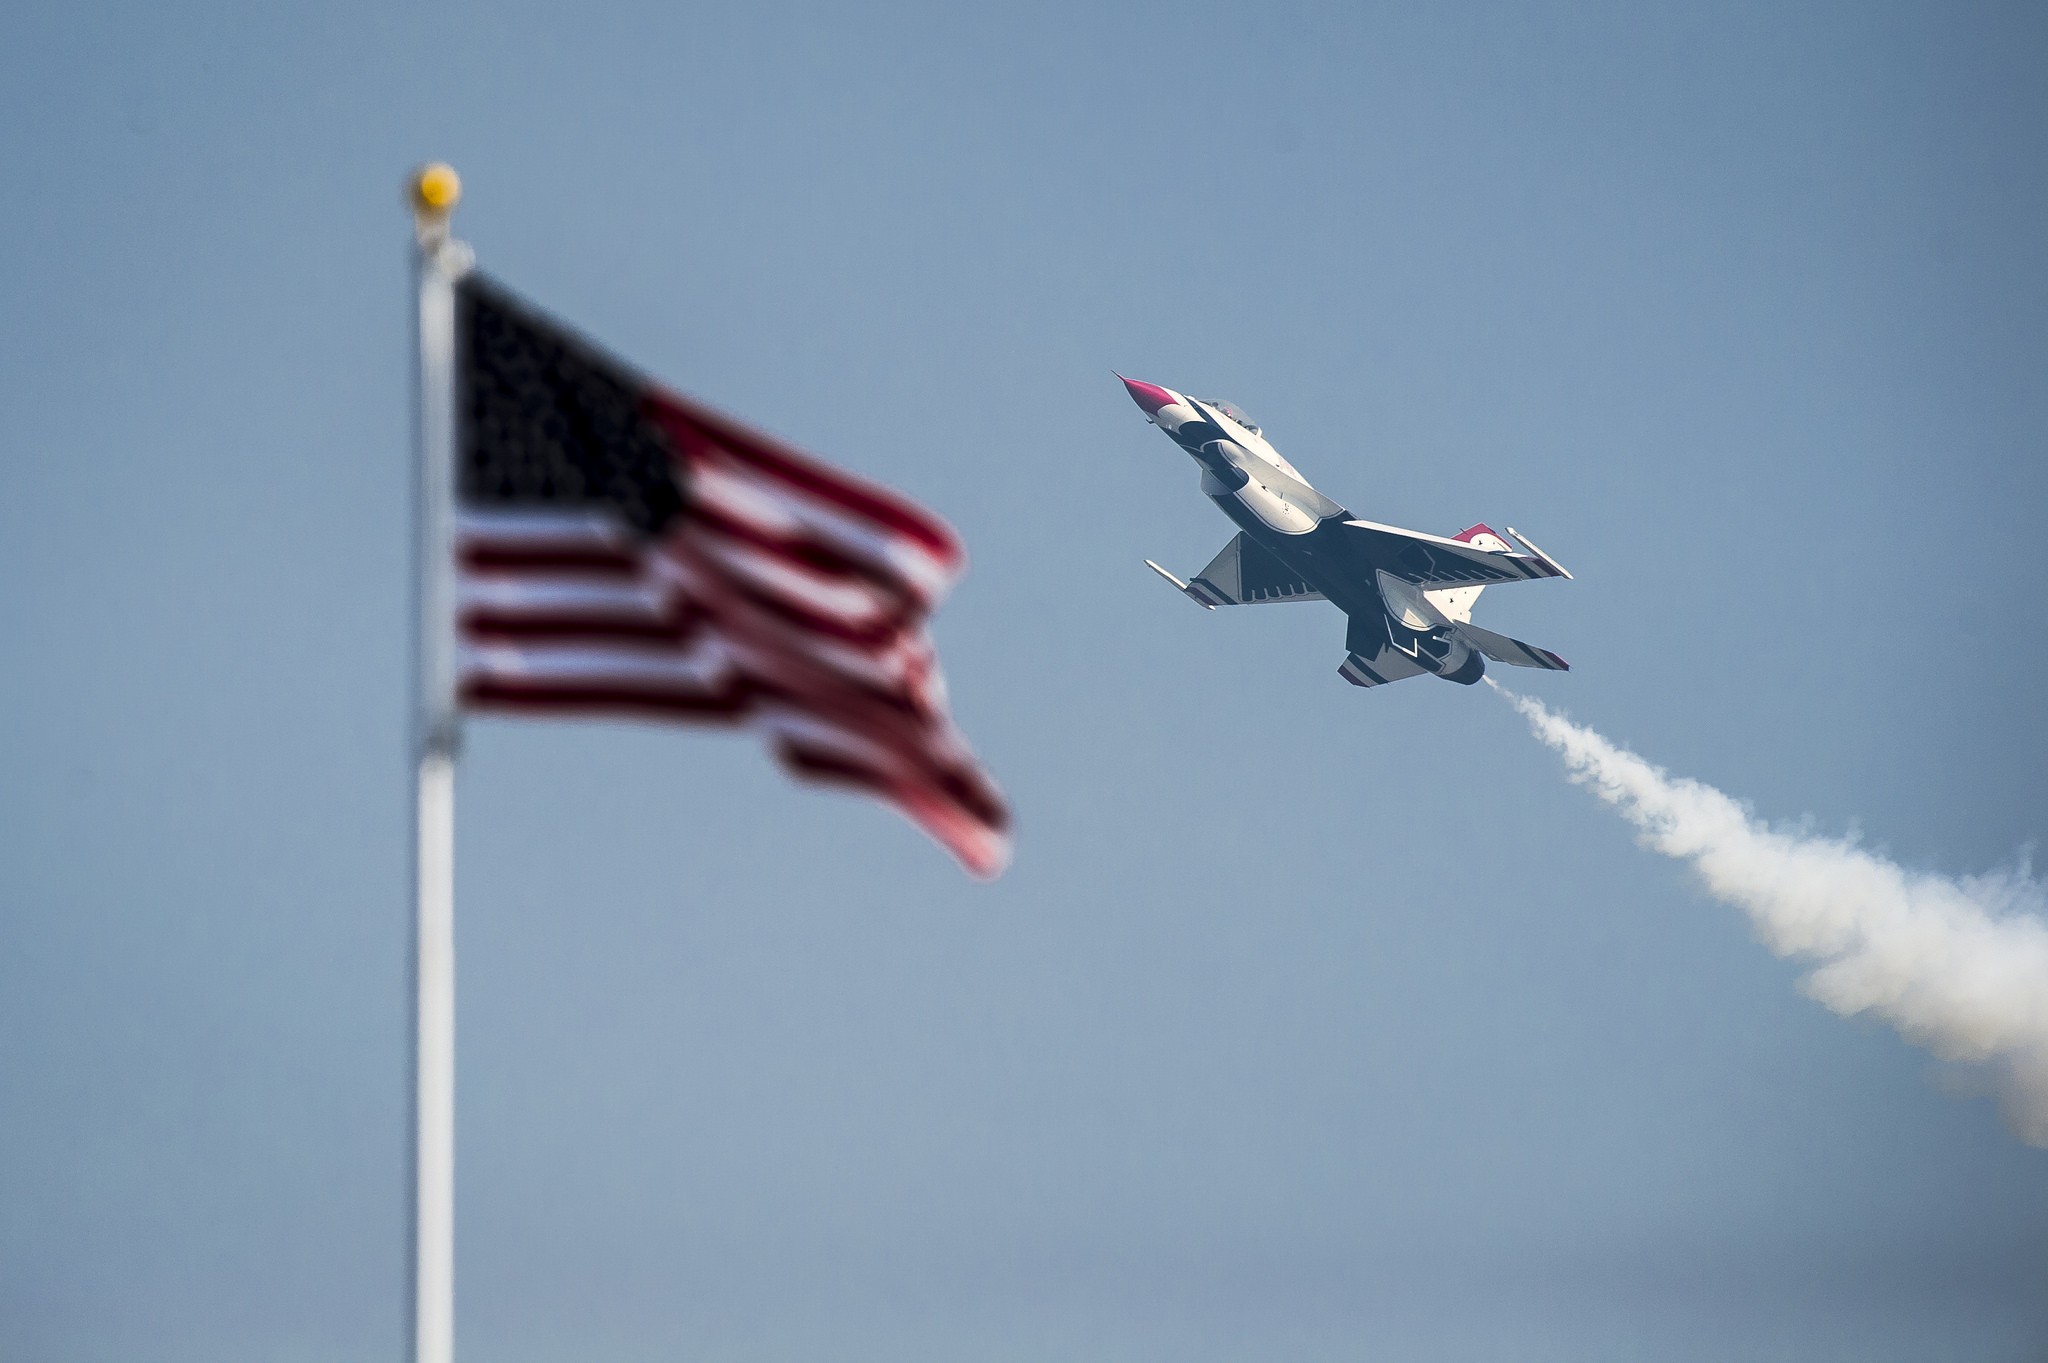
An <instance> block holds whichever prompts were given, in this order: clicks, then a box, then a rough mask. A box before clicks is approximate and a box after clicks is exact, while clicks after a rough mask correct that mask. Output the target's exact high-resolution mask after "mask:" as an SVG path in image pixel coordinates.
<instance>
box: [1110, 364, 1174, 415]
mask: <svg viewBox="0 0 2048 1363" xmlns="http://www.w3.org/2000/svg"><path fill="white" fill-rule="evenodd" d="M1110 372H1111V373H1116V371H1115V370H1111V371H1110ZM1117 377H1118V378H1120V379H1124V376H1123V375H1121V374H1117ZM1124 387H1125V388H1127V389H1129V390H1130V393H1131V401H1133V402H1135V403H1137V404H1138V405H1139V406H1140V407H1142V408H1144V409H1145V415H1146V416H1158V415H1159V409H1160V408H1161V407H1164V406H1166V405H1167V404H1168V403H1170V402H1172V401H1173V394H1171V393H1169V392H1167V391H1166V390H1165V389H1164V388H1161V387H1160V386H1159V385H1158V384H1156V383H1146V382H1144V381H1143V380H1141V379H1124Z"/></svg>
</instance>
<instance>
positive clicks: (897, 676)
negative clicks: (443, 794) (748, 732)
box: [456, 271, 1010, 876]
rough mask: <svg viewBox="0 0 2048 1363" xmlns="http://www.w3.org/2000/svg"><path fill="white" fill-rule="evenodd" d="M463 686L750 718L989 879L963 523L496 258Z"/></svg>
mask: <svg viewBox="0 0 2048 1363" xmlns="http://www.w3.org/2000/svg"><path fill="white" fill-rule="evenodd" d="M457 356H458V361H457V374H458V380H457V382H458V394H457V418H458V425H459V431H460V435H459V453H458V489H457V506H458V513H457V526H456V554H457V560H458V632H459V636H460V643H461V651H460V672H459V684H460V688H461V696H462V701H463V704H464V706H465V707H466V708H471V709H489V710H499V711H504V710H511V711H521V712H528V713H538V714H567V713H581V714H610V715H626V716H638V717H643V718H654V719H664V720H677V721H683V722H694V723H704V722H710V723H727V724H735V723H747V724H751V725H753V726H755V727H757V728H759V729H761V730H762V731H763V732H764V733H766V734H767V735H768V736H769V739H770V742H771V743H772V745H773V747H774V750H775V752H776V754H777V756H778V757H779V758H780V759H781V761H782V763H783V765H784V766H785V767H787V768H788V769H789V770H790V771H791V772H793V773H795V774H796V775H798V776H800V777H802V778H804V779H807V780H813V781H825V782H833V783H838V784H842V785H847V786H852V787H855V788H858V789H860V790H864V791H867V792H870V793H872V794H875V795H877V796H879V797H881V798H882V799H885V800H887V801H889V802H890V803H891V804H894V805H895V806H896V807H897V808H899V809H900V810H902V811H903V812H904V813H905V814H906V815H908V816H909V817H910V818H911V819H913V820H915V821H916V822H917V823H918V824H919V825H921V826H922V827H923V828H924V829H925V830H926V831H927V832H929V833H930V834H931V835H932V836H933V837H935V838H937V839H938V840H939V841H940V842H941V843H943V844H944V845H945V846H946V847H947V848H948V849H949V850H950V851H951V852H952V853H953V854H954V855H955V856H957V857H958V858H959V859H960V861H961V862H962V863H963V864H964V865H965V866H966V867H967V868H968V869H969V870H970V871H972V872H973V873H975V874H976V875H981V876H993V875H995V874H997V873H998V872H999V871H1001V870H1002V868H1003V866H1004V865H1005V864H1006V863H1007V861H1008V859H1009V849H1010V842H1009V815H1008V811H1007V810H1006V809H1005V807H1004V804H1003V800H1002V797H1001V795H1000V794H999V793H998V792H997V790H996V788H995V786H994V785H993V783H992V782H991V781H990V780H989V778H988V775H987V774H986V773H985V772H984V771H983V770H982V768H981V766H980V764H979V763H978V762H977V761H976V760H975V757H974V754H973V753H972V752H971V751H970V750H969V749H968V747H967V744H966V741H965V740H964V739H963V738H962V737H961V735H960V733H959V731H958V729H956V728H955V727H954V724H953V721H952V718H951V716H950V714H949V713H948V710H947V705H946V693H945V683H944V680H943V678H942V677H941V676H940V673H939V667H938V660H937V658H936V656H935V655H934V653H933V650H932V645H931V640H930V639H929V638H928V637H927V635H926V633H925V620H926V618H927V617H928V616H929V615H930V614H931V612H932V610H933V609H934V608H935V607H936V606H937V605H938V603H939V600H940V599H941V598H942V597H943V596H944V595H945V593H946V590H947V589H948V587H950V586H951V585H952V583H953V581H954V580H955V579H956V578H957V577H958V576H959V575H960V572H961V569H962V567H963V566H964V557H963V554H962V551H961V547H960V543H959V541H958V539H956V538H955V537H954V535H953V532H952V531H951V530H950V529H949V528H948V527H947V526H946V525H945V524H944V523H943V522H941V521H939V520H938V519H937V518H936V517H934V516H932V515H931V514H930V513H929V512H926V511H924V510H923V509H922V508H920V507H917V506H915V505H913V504H912V503H910V502H908V501H906V500H905V499H903V498H902V497H900V496H897V495H896V494H895V493H892V492H890V491H888V490H886V489H883V488H880V487H877V486H875V485H873V484H870V483H866V482H863V481H861V480H860V479H857V478H854V477H851V476H849V475H848V474H845V473H843V472H840V471H839V470H837V469H833V468H829V467H827V466H825V465H823V464H821V463H819V462H818V461H816V460H814V459H812V458H810V457H808V456H806V455H804V454H801V453H799V452H798V451H796V450H793V449H791V448H789V447H788V446H786V445H783V444H781V443H780V442H778V441H776V440H773V439H771V438H770V437H768V436H765V435H762V434H760V433H759V432H757V431H752V430H749V429H748V428H746V427H745V426H742V425H740V424H739V423H737V422H735V421H733V420H731V419H730V418H728V417H725V416H722V415H720V414H719V413H717V412H713V411H710V410H708V409H706V408H704V407H701V406H699V405H698V404H696V403H694V402H691V401H688V400H687V399H684V398H681V397H678V396H676V395H675V394H673V393H669V392H666V391H664V390H662V389H660V388H658V387H656V386H655V385H654V384H652V383H651V382H649V381H647V380H646V379H644V378H642V377H641V376H640V375H639V374H637V373H636V372H635V371H633V370H632V369H631V368H630V367H628V366H627V365H625V364H623V363H621V362H620V361H618V360H616V359H614V358H612V357H611V356H609V355H606V354H605V353H603V352H602V351H600V350H598V349H597V348H596V347H594V346H592V345H591V344H589V343H588V342H587V341H584V340H583V339H582V338H580V337H578V336H576V335H574V334H572V333H571V332H569V331H568V330H567V329H565V328H563V327H562V326H560V325H558V324H557V323H555V322H554V321H552V320H551V319H549V318H547V317H546V316H544V315H543V314H541V313H540V312H538V311H537V310H536V309H534V308H533V307H532V306H531V305H529V304H527V303H525V302H524V301H522V300H520V299H519V298H518V297H516V296H515V295H513V294H512V293H511V292H510V291H509V290H507V289H505V288H504V287H503V286H502V285H499V284H497V283H495V282H493V281H491V280H489V279H488V278H486V277H484V276H482V275H480V274H478V273H476V272H474V271H472V272H471V273H470V274H468V275H466V276H465V277H464V278H463V279H462V281H461V282H460V283H459V284H458V286H457Z"/></svg>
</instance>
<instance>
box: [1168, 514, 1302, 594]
mask: <svg viewBox="0 0 2048 1363" xmlns="http://www.w3.org/2000/svg"><path fill="white" fill-rule="evenodd" d="M1145 563H1146V566H1147V567H1149V568H1151V569H1152V571H1153V572H1155V573H1158V574H1159V575H1160V576H1161V577H1163V578H1165V579H1166V580H1167V581H1168V582H1171V583H1172V584H1173V585H1174V586H1176V587H1178V588H1180V589H1181V590H1182V591H1183V592H1186V593H1187V594H1188V595H1189V596H1191V597H1193V598H1194V599H1195V601H1196V602H1198V603H1199V604H1201V605H1203V606H1206V607H1208V608H1209V609H1210V610H1214V609H1216V607H1218V606H1262V605H1265V604H1267V603H1268V602H1272V601H1323V600H1327V598H1326V597H1325V596H1324V595H1323V594H1322V593H1321V592H1319V591H1317V590H1316V589H1315V588H1314V587H1312V586H1310V585H1309V583H1308V582H1306V581H1305V580H1303V578H1302V576H1301V574H1299V573H1297V572H1295V571H1294V570H1293V569H1292V568H1289V567H1288V566H1287V565H1286V564H1284V563H1282V562H1281V561H1280V560H1279V559H1277V558H1275V557H1273V555H1272V554H1271V553H1270V552H1268V551H1267V550H1265V549H1262V548H1260V547H1259V543H1258V541H1256V540H1252V539H1247V538H1246V537H1245V536H1244V534H1243V533H1242V532H1239V533H1238V535H1237V536H1236V537H1235V538H1233V539H1232V540H1231V541H1230V543H1228V544H1226V545H1224V546H1223V552H1222V553H1220V554H1218V555H1216V557H1215V558H1212V559H1210V560H1209V566H1208V567H1206V568H1204V569H1202V571H1201V572H1199V573H1197V574H1195V580H1194V581H1192V582H1182V581H1181V580H1180V579H1179V578H1177V577H1175V576H1174V575H1173V574H1172V573H1169V572H1167V571H1166V569H1164V568H1162V567H1160V566H1159V565H1158V564H1156V563H1154V562H1152V560H1150V559H1146V560H1145Z"/></svg>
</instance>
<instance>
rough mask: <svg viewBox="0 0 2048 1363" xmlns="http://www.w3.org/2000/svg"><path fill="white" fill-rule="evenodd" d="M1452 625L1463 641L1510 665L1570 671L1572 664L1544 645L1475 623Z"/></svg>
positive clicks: (1496, 660)
mask: <svg viewBox="0 0 2048 1363" xmlns="http://www.w3.org/2000/svg"><path fill="white" fill-rule="evenodd" d="M1451 628H1452V629H1455V630H1456V631H1458V633H1460V634H1462V635H1464V636H1465V642H1466V643H1468V644H1470V645H1472V647H1474V648H1476V649H1478V650H1479V651H1480V652H1481V653H1484V654H1485V655H1486V656H1487V657H1489V658H1491V659H1493V660H1494V661H1495V662H1497V663H1506V664H1508V665H1509V666H1510V667H1540V668H1542V669H1543V670H1545V671H1546V672H1569V671H1571V670H1572V665H1571V664H1570V663H1568V662H1566V661H1565V660H1564V659H1562V658H1560V657H1558V656H1557V655H1556V654H1555V653H1552V652H1551V651H1550V650H1549V649H1547V648H1538V647H1536V645H1534V644H1525V643H1523V642H1522V641H1521V640H1520V639H1510V638H1508V636H1507V635H1505V634H1495V633H1494V632H1493V631H1492V630H1490V629H1481V628H1479V626H1477V625H1471V624H1465V623H1462V622H1460V623H1457V624H1453V625H1452V626H1451Z"/></svg>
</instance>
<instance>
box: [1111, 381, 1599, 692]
mask: <svg viewBox="0 0 2048 1363" xmlns="http://www.w3.org/2000/svg"><path fill="white" fill-rule="evenodd" d="M1117 377H1118V378H1120V379H1123V383H1124V387H1125V388H1127V389H1129V390H1130V393H1131V396H1132V398H1134V399H1136V401H1137V404H1138V406H1140V407H1141V408H1143V409H1144V411H1145V415H1146V416H1147V417H1148V418H1150V419H1151V421H1152V423H1153V424H1154V425H1156V426H1158V427H1159V429H1160V430H1162V431H1165V432H1166V433H1167V434H1168V435H1170V436H1172V437H1173V440H1174V443H1175V444H1177V445H1179V446H1180V447H1181V448H1182V449H1183V450H1186V451H1187V452H1188V454H1190V455H1192V456H1193V457H1194V460H1195V462H1196V463H1197V464H1200V465H1201V466H1202V491H1203V492H1204V493H1206V494H1208V497H1209V500H1210V501H1212V502H1214V503H1216V505H1217V506H1219V507H1221V508H1222V509H1223V514H1224V515H1226V516H1228V517H1230V519H1231V520H1232V521H1233V522H1235V523H1236V524H1237V526H1238V532H1237V536H1236V538H1234V539H1233V540H1231V541H1230V543H1229V544H1226V545H1224V546H1223V552H1222V553H1220V554H1218V555H1216V557H1215V558H1214V559H1212V560H1210V563H1209V566H1208V567H1206V568H1204V569H1202V571H1201V572H1199V573H1197V574H1196V575H1195V577H1194V580H1193V581H1190V582H1183V581H1181V580H1180V579H1179V578H1177V577H1175V576H1174V575H1173V574H1172V573H1169V572H1167V571H1166V569H1164V568H1162V567H1160V566H1159V565H1158V564H1156V563H1154V562H1152V560H1150V559H1146V560H1145V566H1146V567H1148V568H1150V569H1151V570H1152V571H1153V572H1155V573H1157V574H1159V575H1160V576H1161V577H1163V578H1165V579H1166V580H1167V581H1168V582H1171V583H1172V584H1173V585H1174V586H1176V587H1178V588H1180V590H1181V591H1183V592H1185V593H1186V594H1187V595H1188V596H1190V597H1192V598H1193V599H1194V600H1195V602H1196V603H1197V604H1198V605H1201V606H1203V607H1204V608H1206V609H1208V610H1214V609H1216V607H1218V606H1249V605H1262V604H1265V603H1267V602H1272V601H1330V602H1333V603H1335V604H1336V606H1337V608H1338V609H1339V610H1341V611H1343V612H1344V613H1345V615H1347V616H1349V617H1350V627H1349V629H1348V630H1347V631H1346V633H1345V636H1344V648H1345V652H1346V656H1345V659H1344V664H1343V666H1341V667H1339V668H1338V669H1337V675H1338V676H1340V677H1342V678H1344V680H1345V681H1348V682H1350V683H1351V684H1352V685H1353V686H1380V685H1383V684H1384V683H1387V682H1391V681H1399V680H1401V678H1403V677H1414V676H1420V675H1421V674H1422V673H1425V672H1427V673H1429V674H1431V675H1432V676H1437V677H1442V678H1443V679H1444V680H1445V681H1453V682H1457V683H1458V684H1459V685H1461V686H1470V685H1472V683H1474V682H1476V681H1478V680H1479V679H1480V678H1481V677H1482V676H1484V675H1486V660H1487V659H1488V658H1492V659H1493V660H1494V661H1496V662H1503V663H1511V664H1513V665H1514V666H1516V667H1540V668H1546V669H1548V670H1550V671H1554V672H1563V671H1565V670H1567V669H1566V664H1565V660H1564V659H1562V658H1560V657H1558V656H1557V655H1556V654H1555V653H1552V652H1550V651H1549V650H1548V649H1541V648H1537V647H1536V646H1535V645H1534V644H1525V643H1523V642H1522V641H1521V640H1519V639H1510V638H1508V637H1507V636H1505V635H1501V634H1495V633H1494V632H1493V631H1492V630H1485V629H1481V628H1479V627H1478V626H1477V625H1475V624H1473V623H1472V603H1473V602H1475V601H1477V600H1478V599H1479V593H1480V592H1481V591H1483V590H1485V589H1486V588H1487V587H1490V586H1492V585H1493V584H1495V583H1497V582H1523V581H1526V580H1528V579H1530V578H1536V577H1563V578H1569V577H1570V576H1571V574H1570V573H1568V572H1566V571H1565V570H1564V569H1563V568H1562V567H1561V566H1559V564H1558V562H1557V561H1556V560H1555V559H1553V558H1551V557H1550V556H1549V555H1548V554H1546V553H1544V552H1543V551H1542V550H1541V549H1538V548H1537V547H1536V546H1535V545H1534V544H1531V543H1530V542H1529V541H1528V539H1526V538H1525V537H1523V536H1521V535H1518V534H1516V533H1515V530H1514V528H1513V527H1512V526H1510V527H1509V529H1508V535H1509V536H1510V537H1511V538H1512V539H1514V540H1515V541H1516V543H1518V544H1520V545H1521V546H1522V548H1523V549H1525V550H1527V551H1528V552H1527V553H1520V552H1517V551H1516V550H1514V549H1513V548H1511V547H1510V546H1509V544H1508V542H1507V541H1506V540H1504V539H1502V538H1501V537H1500V536H1499V535H1496V534H1494V533H1493V531H1492V530H1490V529H1488V528H1487V527H1486V526H1484V525H1475V526H1472V527H1471V528H1470V529H1467V530H1462V531H1460V532H1459V533H1458V534H1456V535H1453V536H1450V537H1449V538H1445V537H1443V536H1440V535H1425V534H1423V533H1421V532H1420V531H1416V530H1401V529H1398V528H1396V527H1394V526H1391V525H1379V524H1377V523H1375V522H1373V521H1361V520H1357V519H1354V518H1353V517H1352V515H1351V513H1350V512H1349V511H1346V510H1345V509H1344V508H1343V507H1341V506H1339V505H1337V504H1336V503H1335V502H1333V501H1331V500H1330V499H1329V498H1328V497H1325V496H1324V495H1323V494H1322V493H1320V492H1318V491H1316V490H1315V489H1314V488H1312V487H1310V486H1309V485H1308V483H1307V482H1306V481H1305V480H1304V479H1303V478H1302V476H1301V474H1300V473H1299V472H1298V471H1297V470H1296V469H1295V467H1294V465H1292V464H1290V463H1288V462H1287V461H1286V460H1285V459H1282V458H1281V457H1280V455H1279V452H1278V451H1276V450H1275V449H1274V448H1273V447H1272V445H1271V444H1269V443H1268V442H1267V440H1266V437H1265V435H1264V434H1263V433H1261V431H1260V430H1259V428H1258V427H1257V426H1256V425H1254V424H1252V419H1251V418H1250V417H1248V416H1246V415H1245V414H1244V413H1243V412H1242V411H1240V410H1238V409H1237V408H1236V407H1234V406H1232V405H1231V404H1230V403H1227V402H1217V401H1215V400H1213V399H1210V398H1191V397H1187V396H1185V395H1183V394H1180V393H1176V392H1174V391H1173V390H1172V389H1171V388H1161V387H1159V386H1158V385H1157V384H1151V383H1141V382H1139V381H1138V380H1136V379H1124V377H1123V375H1121V374H1119V375H1117Z"/></svg>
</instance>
